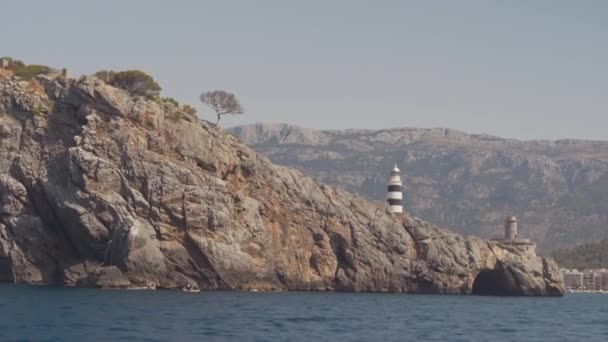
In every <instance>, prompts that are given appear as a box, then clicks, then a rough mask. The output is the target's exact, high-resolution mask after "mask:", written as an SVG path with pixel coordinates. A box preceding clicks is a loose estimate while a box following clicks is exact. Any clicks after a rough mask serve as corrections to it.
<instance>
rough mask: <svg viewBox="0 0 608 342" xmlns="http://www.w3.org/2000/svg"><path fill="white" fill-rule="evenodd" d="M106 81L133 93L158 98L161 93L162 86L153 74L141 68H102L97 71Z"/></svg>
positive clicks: (98, 75) (97, 74)
mask: <svg viewBox="0 0 608 342" xmlns="http://www.w3.org/2000/svg"><path fill="white" fill-rule="evenodd" d="M95 76H97V77H99V78H101V79H102V80H104V81H105V82H106V83H108V84H110V85H113V86H115V87H117V88H122V89H124V90H126V91H128V92H129V93H131V94H133V95H139V96H145V97H148V98H157V97H158V96H159V95H160V91H161V87H160V85H159V84H158V83H156V81H155V80H154V78H152V76H150V75H148V74H146V73H145V72H143V71H141V70H126V71H119V72H115V71H111V70H109V71H108V70H102V71H99V72H97V73H95Z"/></svg>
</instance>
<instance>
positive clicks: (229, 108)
mask: <svg viewBox="0 0 608 342" xmlns="http://www.w3.org/2000/svg"><path fill="white" fill-rule="evenodd" d="M201 101H202V102H203V103H204V104H205V105H207V106H209V107H210V108H211V109H213V110H214V111H215V113H216V114H217V123H218V124H219V123H220V119H221V118H222V115H226V114H243V112H244V110H243V107H241V104H240V103H239V100H238V99H237V98H236V96H235V95H234V94H233V93H230V92H227V91H224V90H212V91H208V92H204V93H202V94H201Z"/></svg>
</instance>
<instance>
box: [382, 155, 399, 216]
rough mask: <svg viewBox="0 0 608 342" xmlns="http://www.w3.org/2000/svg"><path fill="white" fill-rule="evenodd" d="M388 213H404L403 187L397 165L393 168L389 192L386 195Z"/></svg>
mask: <svg viewBox="0 0 608 342" xmlns="http://www.w3.org/2000/svg"><path fill="white" fill-rule="evenodd" d="M386 202H387V203H388V211H389V212H391V213H402V212H403V186H402V184H401V174H400V171H399V168H398V167H397V164H395V166H394V167H393V170H392V171H391V175H390V177H389V178H388V191H387V194H386Z"/></svg>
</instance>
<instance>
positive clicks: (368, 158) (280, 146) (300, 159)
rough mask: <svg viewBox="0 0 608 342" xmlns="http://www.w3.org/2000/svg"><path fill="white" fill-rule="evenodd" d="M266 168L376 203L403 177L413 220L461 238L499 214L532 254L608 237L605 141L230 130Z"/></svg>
mask: <svg viewBox="0 0 608 342" xmlns="http://www.w3.org/2000/svg"><path fill="white" fill-rule="evenodd" d="M232 132H233V133H234V134H235V136H237V137H238V138H239V139H240V140H242V141H243V142H245V143H246V144H248V145H250V146H251V147H253V148H254V149H255V150H256V151H258V152H260V153H262V154H264V155H266V156H267V157H269V158H270V159H271V160H272V161H273V162H275V163H278V164H282V165H286V166H290V167H295V168H297V169H299V170H301V171H303V172H304V173H305V174H307V175H310V176H312V177H314V178H315V179H316V180H318V181H321V182H324V183H328V184H332V185H336V186H341V187H343V188H345V189H346V190H348V191H351V192H355V193H358V194H360V195H363V196H366V197H368V198H371V199H377V200H382V199H383V198H384V196H386V194H385V183H386V173H387V172H388V171H389V170H390V169H391V167H392V166H393V164H394V163H397V164H398V165H399V166H400V168H401V171H402V177H403V180H404V186H405V196H404V201H405V206H406V208H407V210H408V211H410V212H411V213H412V214H414V215H416V216H420V217H424V218H425V219H426V220H428V221H429V222H432V223H433V224H436V225H439V226H444V227H450V228H452V229H454V230H455V231H456V232H458V233H461V234H473V235H477V236H481V237H485V238H493V237H495V236H496V235H497V232H498V229H497V228H498V227H500V226H501V224H502V221H503V219H504V216H505V213H511V214H513V215H517V217H519V218H520V228H521V229H520V233H521V234H522V236H523V237H526V238H531V239H532V240H534V241H537V242H538V243H539V251H541V252H544V253H545V254H548V252H549V251H551V250H553V249H555V248H557V247H561V246H572V245H576V244H579V243H582V242H585V241H598V240H601V239H606V238H608V229H606V227H607V226H608V214H607V213H608V192H606V191H605V189H606V188H607V187H608V141H585V140H573V139H569V140H557V141H518V140H513V139H503V138H498V137H492V136H488V135H475V134H466V133H463V132H459V131H456V130H452V129H440V128H437V129H422V128H394V129H383V130H341V131H319V130H311V129H305V128H301V127H296V126H290V125H285V124H257V125H250V126H240V127H236V128H233V129H232Z"/></svg>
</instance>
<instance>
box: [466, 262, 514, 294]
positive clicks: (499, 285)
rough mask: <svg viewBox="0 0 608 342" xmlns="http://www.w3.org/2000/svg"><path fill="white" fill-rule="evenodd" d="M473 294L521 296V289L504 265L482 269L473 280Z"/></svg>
mask: <svg viewBox="0 0 608 342" xmlns="http://www.w3.org/2000/svg"><path fill="white" fill-rule="evenodd" d="M472 294H474V295H478V296H520V295H521V294H522V293H521V289H519V287H518V286H517V284H516V282H515V280H514V279H513V277H511V276H510V275H509V274H508V272H506V270H505V269H503V268H502V267H499V268H498V269H494V270H486V271H481V272H479V274H478V275H477V277H476V278H475V281H474V282H473V290H472Z"/></svg>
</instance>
